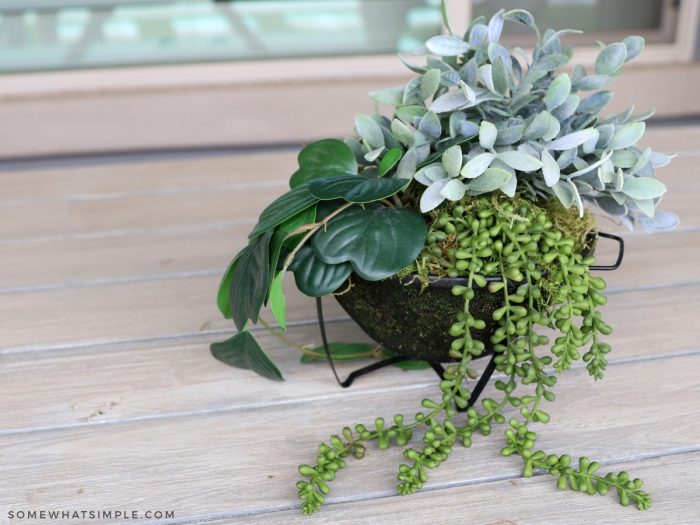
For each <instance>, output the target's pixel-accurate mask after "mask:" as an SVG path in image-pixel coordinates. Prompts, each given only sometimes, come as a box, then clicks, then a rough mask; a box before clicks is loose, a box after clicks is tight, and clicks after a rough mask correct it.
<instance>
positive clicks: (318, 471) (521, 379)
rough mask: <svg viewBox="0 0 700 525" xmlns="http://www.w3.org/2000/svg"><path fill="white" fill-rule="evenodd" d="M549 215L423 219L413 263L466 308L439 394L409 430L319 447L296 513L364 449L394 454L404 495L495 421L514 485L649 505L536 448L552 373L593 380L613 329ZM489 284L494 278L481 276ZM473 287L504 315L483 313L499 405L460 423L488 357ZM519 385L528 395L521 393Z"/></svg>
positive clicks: (490, 205)
mask: <svg viewBox="0 0 700 525" xmlns="http://www.w3.org/2000/svg"><path fill="white" fill-rule="evenodd" d="M551 216H552V212H550V211H548V210H547V209H545V208H542V207H540V206H537V205H536V204H534V203H532V202H531V201H528V200H526V199H521V198H516V199H506V200H504V199H497V198H487V197H481V198H479V199H478V200H475V201H472V202H471V203H470V204H469V205H468V206H464V205H457V206H451V207H445V208H443V209H439V210H437V211H436V212H434V213H433V214H432V219H433V223H432V226H431V229H430V231H429V233H428V237H427V238H428V244H427V245H426V247H425V249H424V250H423V253H422V254H421V256H420V257H419V258H418V261H420V262H419V264H420V265H421V266H423V267H424V268H430V267H433V268H435V267H440V268H442V269H443V271H445V272H449V273H450V274H451V275H459V276H465V277H466V278H467V282H466V285H465V286H460V285H458V286H454V287H453V288H452V293H453V294H454V295H457V296H461V297H463V298H464V309H463V311H462V312H461V313H459V315H458V316H457V318H456V319H455V322H454V324H453V325H452V327H451V329H450V335H451V336H453V337H454V339H453V341H452V346H451V349H450V356H451V357H452V358H454V359H456V360H458V362H456V363H453V364H451V365H450V366H449V367H448V368H447V369H446V371H445V375H444V379H443V381H441V382H440V392H441V397H440V398H439V399H424V400H423V401H422V403H421V405H422V408H423V409H424V410H423V411H420V412H418V413H417V414H416V415H415V416H414V418H413V420H412V421H410V422H408V420H407V418H406V417H405V416H404V415H401V414H396V415H395V416H394V417H393V418H392V423H391V424H387V423H386V421H385V420H384V419H383V418H381V417H380V418H377V419H376V420H375V421H374V425H371V426H366V425H363V424H357V425H355V426H354V427H352V428H351V427H345V428H343V430H342V432H341V434H340V435H334V436H331V438H330V441H329V442H328V443H322V444H321V445H320V446H319V448H318V457H317V459H316V464H315V465H314V466H310V465H301V466H300V467H299V472H300V474H301V475H302V476H304V477H305V478H306V479H305V480H302V481H299V482H298V483H297V488H298V490H299V497H300V498H301V500H302V504H301V508H302V510H303V511H304V512H305V513H306V514H311V513H313V512H315V511H317V510H318V509H319V508H320V506H321V504H322V503H323V502H324V501H325V497H326V495H327V494H328V493H329V491H330V489H329V486H328V483H329V482H330V481H332V480H333V479H335V477H336V475H337V473H338V471H340V470H342V469H343V468H345V467H346V459H347V458H348V457H349V456H353V457H355V458H357V459H361V458H362V457H363V456H364V455H365V451H366V446H367V444H368V443H370V442H376V443H377V445H378V447H379V448H380V449H387V448H389V447H390V446H391V445H395V446H399V447H403V448H404V452H403V455H404V457H405V458H406V460H408V463H405V464H402V465H400V466H399V470H398V480H399V484H398V487H397V490H398V492H399V493H400V494H402V495H407V494H412V493H414V492H416V491H417V490H419V489H420V488H422V487H423V485H424V484H425V483H426V481H427V480H428V470H429V469H434V468H437V467H438V466H440V464H442V463H443V462H444V461H446V460H447V459H448V458H449V456H450V454H451V453H452V452H453V449H454V447H455V445H456V444H457V443H461V444H462V445H463V446H464V447H470V446H471V444H472V441H473V439H474V437H475V435H478V434H481V435H484V436H488V435H489V434H490V433H491V431H492V429H493V426H494V425H504V424H505V427H506V428H505V431H504V437H505V446H504V447H503V449H502V454H503V455H505V456H510V455H517V456H519V457H520V458H521V459H522V461H523V475H524V476H526V477H529V476H532V475H533V474H534V473H535V472H536V471H541V472H546V473H548V474H550V475H552V476H554V477H556V478H557V487H559V488H560V489H564V488H567V487H568V488H570V489H572V490H577V491H581V492H585V493H588V494H596V493H597V494H603V495H604V494H606V493H607V492H608V491H609V490H611V489H612V490H614V491H616V492H617V495H618V498H619V501H620V503H621V504H623V505H628V504H630V503H633V504H634V505H636V506H637V508H638V509H640V510H644V509H647V508H649V507H650V505H651V497H650V496H649V494H647V493H646V492H644V491H643V490H642V481H641V480H640V479H630V477H629V475H628V474H627V473H626V472H619V473H609V474H605V475H602V474H600V473H599V468H600V464H599V463H598V462H595V461H591V460H590V459H588V458H586V457H582V458H580V459H579V460H578V464H577V465H576V464H572V459H571V457H570V456H569V455H566V454H564V455H556V454H547V453H546V452H544V451H542V450H535V443H536V439H537V434H536V433H535V432H534V431H533V430H531V428H530V425H531V424H532V423H547V422H548V421H549V418H550V416H549V414H548V413H547V412H546V410H545V409H544V408H543V407H542V402H543V401H548V402H551V401H554V398H555V395H554V392H553V387H554V386H555V384H556V382H557V377H556V375H555V372H562V371H564V370H567V369H569V368H570V367H571V365H572V364H573V363H574V362H575V361H577V360H579V359H582V360H583V361H584V362H585V363H586V364H587V368H588V371H589V373H590V374H591V376H593V377H594V378H596V379H600V378H601V377H602V375H603V371H604V370H605V365H606V357H605V356H606V354H607V353H608V352H610V346H609V345H608V344H607V343H604V342H603V341H602V340H601V337H602V336H605V335H609V334H610V332H611V330H612V329H611V327H610V326H609V325H608V324H606V323H605V322H604V321H603V319H602V318H601V315H600V313H599V312H598V311H597V309H598V307H599V306H600V305H603V304H605V302H606V298H605V296H604V295H602V294H601V291H602V290H603V289H604V288H605V282H604V280H603V279H601V278H600V277H595V276H592V275H590V271H589V268H590V266H591V265H592V264H593V261H594V259H593V257H591V256H584V255H583V254H582V253H581V251H577V250H575V246H576V245H577V243H579V242H580V241H578V240H577V239H575V238H574V237H573V236H572V235H570V234H567V232H565V231H564V230H562V229H561V228H558V227H557V226H555V224H554V222H553V221H552V220H551ZM492 276H496V277H499V278H500V280H495V281H494V280H492V279H487V277H492ZM474 287H482V288H483V287H488V290H489V292H491V293H493V294H500V295H501V296H502V298H503V306H502V307H500V308H499V309H498V310H496V311H495V312H494V314H493V319H494V320H495V321H497V322H498V328H497V329H496V331H495V332H494V334H493V336H492V337H491V340H490V343H491V344H492V345H493V349H494V351H495V352H496V353H497V354H498V356H497V358H496V370H497V371H498V372H500V373H501V374H502V376H503V378H502V379H499V380H498V381H496V383H495V388H496V390H497V391H498V392H499V393H500V397H499V398H497V399H494V398H492V397H487V398H485V399H483V400H482V401H481V403H480V404H481V406H480V407H471V408H469V410H468V411H467V412H466V413H465V414H460V413H459V412H458V411H457V407H460V408H465V407H467V405H468V403H469V397H470V391H469V388H468V384H467V382H468V379H469V378H473V377H475V376H476V371H475V370H473V369H471V368H470V364H471V361H472V359H473V358H475V357H478V356H480V355H481V354H482V353H483V352H484V351H485V348H486V346H485V344H484V342H482V341H479V340H475V339H474V338H473V337H472V330H473V329H476V330H478V329H483V328H484V326H485V323H484V320H482V319H478V318H476V317H475V316H474V315H473V314H472V313H471V311H470V301H471V300H472V299H473V297H474ZM537 327H545V328H556V329H557V330H558V331H559V332H560V334H561V335H559V336H558V337H557V338H556V340H555V342H554V345H553V346H552V354H553V356H552V355H546V353H545V352H543V351H538V348H539V347H543V346H546V345H548V344H549V338H548V337H547V336H545V335H541V334H539V333H538V331H537ZM584 351H585V353H583V352H584ZM518 384H520V385H521V387H520V388H525V389H527V392H524V393H520V391H519V390H518ZM508 407H513V408H515V409H517V411H518V413H519V417H516V416H513V417H510V418H509V419H508V420H507V418H506V415H504V411H505V410H506V408H508ZM419 430H423V431H424V434H423V437H422V441H423V446H422V448H420V449H419V448H412V447H409V446H408V445H409V442H410V441H411V439H412V438H413V435H414V433H416V432H417V431H419Z"/></svg>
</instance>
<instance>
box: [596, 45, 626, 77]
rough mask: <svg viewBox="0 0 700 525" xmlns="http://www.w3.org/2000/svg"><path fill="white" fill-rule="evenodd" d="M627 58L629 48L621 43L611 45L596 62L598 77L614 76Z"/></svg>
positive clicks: (601, 53)
mask: <svg viewBox="0 0 700 525" xmlns="http://www.w3.org/2000/svg"><path fill="white" fill-rule="evenodd" d="M626 58H627V46H626V45H625V44H622V43H620V42H616V43H614V44H610V45H609V46H606V47H605V49H603V50H602V51H601V52H600V54H599V55H598V58H596V61H595V72H596V74H598V75H613V74H615V73H617V70H618V69H620V68H621V67H622V64H624V63H625V59H626Z"/></svg>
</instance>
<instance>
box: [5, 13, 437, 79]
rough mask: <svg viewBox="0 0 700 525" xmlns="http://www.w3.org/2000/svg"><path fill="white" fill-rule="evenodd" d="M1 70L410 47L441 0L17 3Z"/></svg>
mask: <svg viewBox="0 0 700 525" xmlns="http://www.w3.org/2000/svg"><path fill="white" fill-rule="evenodd" d="M2 3H3V6H2V10H1V11H0V12H1V13H2V14H0V53H1V54H2V57H3V59H2V61H0V72H12V71H31V70H40V69H67V68H86V67H104V66H119V65H134V64H158V63H173V62H200V61H222V60H250V59H261V58H282V57H310V56H324V55H325V56H328V55H331V56H332V55H348V54H354V55H356V54H377V53H394V52H396V51H403V50H411V49H415V48H416V47H418V46H419V45H421V44H422V43H423V41H424V40H425V39H426V38H428V37H430V36H432V35H434V34H436V33H437V32H439V31H440V24H441V21H440V9H439V0H287V1H284V0H281V1H266V0H234V1H214V0H183V1H179V2H172V1H170V2H164V1H152V0H140V1H129V0H127V1H113V2H110V1H97V0H82V1H81V0H75V1H73V2H71V1H69V0H14V1H4V2H2Z"/></svg>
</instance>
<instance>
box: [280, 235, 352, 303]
mask: <svg viewBox="0 0 700 525" xmlns="http://www.w3.org/2000/svg"><path fill="white" fill-rule="evenodd" d="M289 269H290V270H291V271H293V272H294V282H295V283H296V285H297V288H298V289H299V291H300V292H301V293H303V294H306V295H308V296H310V297H322V296H324V295H328V294H329V293H333V292H335V291H336V290H337V289H338V288H339V287H340V286H341V285H342V284H343V283H344V282H345V281H346V280H347V278H348V277H349V276H350V274H351V273H352V267H351V266H350V263H340V264H326V263H324V262H323V261H321V260H320V259H319V258H318V257H316V255H315V254H314V251H313V249H312V248H311V246H308V245H306V246H302V247H301V248H300V249H299V251H298V252H297V253H296V255H295V256H294V261H293V262H292V264H291V265H290V266H289Z"/></svg>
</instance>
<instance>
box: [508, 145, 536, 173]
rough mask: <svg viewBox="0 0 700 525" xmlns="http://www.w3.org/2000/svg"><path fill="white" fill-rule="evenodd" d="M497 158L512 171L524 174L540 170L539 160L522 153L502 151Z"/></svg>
mask: <svg viewBox="0 0 700 525" xmlns="http://www.w3.org/2000/svg"><path fill="white" fill-rule="evenodd" d="M498 158H499V159H500V160H502V161H503V162H505V163H506V164H508V166H510V167H511V168H513V169H514V170H518V171H524V172H526V173H530V172H532V171H537V170H539V169H541V168H542V162H540V160H539V159H536V158H535V157H533V156H532V155H528V154H527V153H525V152H523V151H515V150H514V151H502V152H501V153H499V154H498Z"/></svg>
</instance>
